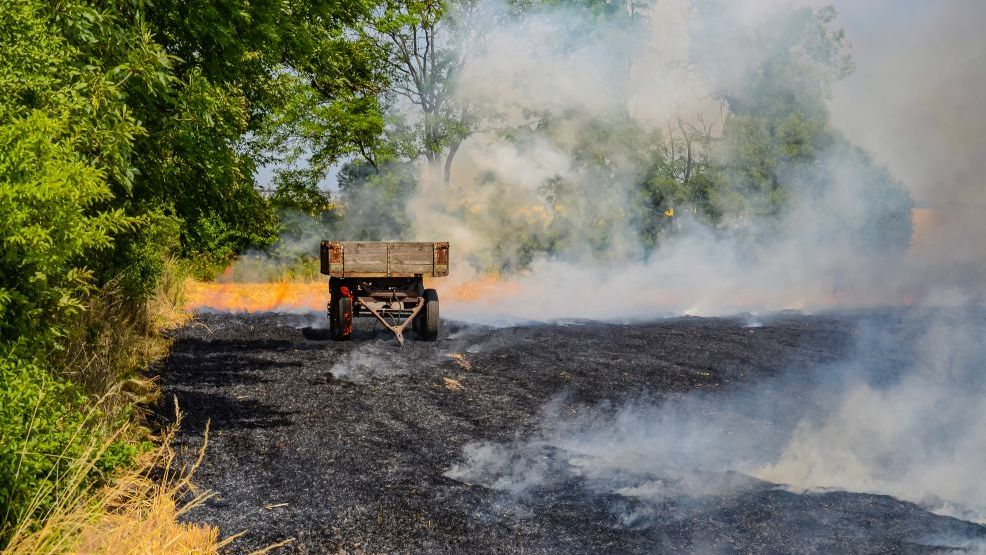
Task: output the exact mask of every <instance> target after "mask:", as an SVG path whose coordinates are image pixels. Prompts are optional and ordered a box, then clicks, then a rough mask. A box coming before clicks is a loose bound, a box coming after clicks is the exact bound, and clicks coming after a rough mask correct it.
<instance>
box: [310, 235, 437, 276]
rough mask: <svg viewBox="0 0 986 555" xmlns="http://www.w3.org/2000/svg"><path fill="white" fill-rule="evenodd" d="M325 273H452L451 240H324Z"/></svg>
mask: <svg viewBox="0 0 986 555" xmlns="http://www.w3.org/2000/svg"><path fill="white" fill-rule="evenodd" d="M321 272H322V273H323V274H326V275H330V276H333V277H354V278H360V277H361V278H379V277H414V276H432V277H438V276H446V275H448V243H447V242H439V243H426V242H397V241H386V242H384V241H322V245H321Z"/></svg>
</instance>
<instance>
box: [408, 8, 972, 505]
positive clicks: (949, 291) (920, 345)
mask: <svg viewBox="0 0 986 555" xmlns="http://www.w3.org/2000/svg"><path fill="white" fill-rule="evenodd" d="M795 4H796V3H794V2H781V1H777V2H767V1H760V2H743V3H742V7H741V8H740V7H733V8H730V9H729V10H726V11H723V12H720V13H719V15H720V16H721V17H719V18H718V19H716V20H715V21H696V20H695V19H694V18H696V17H699V12H697V11H696V10H694V9H693V8H692V7H691V3H687V2H661V3H659V4H658V8H657V9H656V10H655V11H653V12H652V13H651V14H650V17H651V19H649V20H648V24H647V26H646V27H645V28H644V30H640V29H638V30H637V33H638V34H636V35H629V34H628V35H626V36H621V35H620V34H619V33H615V32H614V33H613V34H612V35H610V34H608V31H607V30H606V29H604V30H602V31H601V33H602V35H604V36H606V41H601V42H600V43H599V44H597V43H595V42H592V41H590V40H586V41H585V43H584V44H582V46H581V48H575V49H574V50H569V51H566V52H568V54H565V55H559V54H558V51H557V50H555V49H552V48H550V47H546V46H545V44H546V43H547V44H549V45H550V43H551V41H552V40H556V38H557V35H555V34H553V33H554V31H553V28H552V24H553V21H554V20H553V19H552V18H555V17H561V18H563V20H564V18H566V17H569V15H568V14H560V15H559V14H553V13H549V14H546V15H544V16H543V17H545V18H547V19H548V20H547V21H543V20H541V19H536V20H534V21H533V22H530V23H528V25H529V26H528V27H522V28H512V29H506V30H503V29H501V30H498V31H497V33H494V34H493V35H492V36H491V37H490V39H489V42H488V43H487V44H486V49H487V50H486V53H487V56H488V58H483V57H479V58H478V59H477V60H475V61H474V62H475V63H474V66H473V69H472V70H471V72H470V73H467V74H466V75H465V76H463V84H462V89H461V90H462V91H468V92H469V94H472V95H477V96H480V97H481V96H482V95H483V93H484V91H485V92H486V93H487V96H486V97H484V101H485V102H489V103H493V104H494V105H498V106H499V112H501V113H503V114H505V115H504V117H505V118H516V117H518V115H517V114H518V113H520V110H521V108H524V107H527V108H532V109H535V110H537V109H545V110H551V111H562V112H564V111H568V112H571V113H584V112H590V113H592V112H593V111H595V112H596V113H597V114H598V115H600V117H608V116H610V115H612V114H613V113H614V111H618V110H617V108H614V106H618V108H619V109H620V110H625V112H626V113H628V114H629V115H630V117H631V118H633V119H634V120H635V121H637V122H639V123H640V124H641V125H642V126H644V127H645V128H648V129H650V128H654V129H658V130H660V129H664V128H666V122H667V120H668V119H670V118H676V117H677V116H679V115H682V116H683V117H686V118H689V121H693V122H694V121H696V120H698V119H701V120H702V121H704V122H706V123H709V122H711V123H712V125H711V132H712V133H713V135H714V134H716V133H720V132H721V130H722V125H723V122H724V121H725V120H726V119H727V118H728V117H730V116H729V113H728V108H729V107H728V105H725V106H723V105H720V104H718V103H716V102H715V101H712V100H711V99H713V98H715V95H714V94H713V93H714V92H715V91H714V86H715V84H714V83H713V82H712V80H710V79H709V78H708V76H707V75H704V74H703V73H702V72H700V71H698V70H696V69H695V68H694V67H693V66H692V65H691V64H688V63H680V62H682V61H684V60H687V59H688V58H689V56H691V55H693V54H694V53H695V49H696V47H698V48H701V45H700V44H699V42H698V41H699V37H697V36H695V35H693V33H694V31H695V29H696V28H697V27H703V28H705V29H709V28H714V29H723V28H726V29H727V31H728V30H729V29H731V30H732V32H734V33H735V36H734V37H733V38H730V32H727V33H725V39H724V40H725V44H727V45H732V49H731V50H729V51H728V52H719V53H716V52H705V54H706V55H709V56H712V57H713V58H715V56H721V59H719V60H718V61H719V62H720V63H719V64H717V67H720V68H721V69H722V72H723V73H722V74H720V75H717V76H715V78H716V79H717V80H719V82H723V81H728V80H730V79H733V78H738V76H739V75H742V73H743V71H744V69H748V68H749V67H757V64H760V63H762V60H759V59H756V58H755V57H752V56H750V57H744V51H743V44H742V40H741V39H742V37H743V36H745V33H746V32H747V31H748V30H749V29H751V28H760V26H762V25H764V24H765V22H769V21H771V19H772V18H773V17H774V16H775V15H776V13H777V12H778V11H779V10H783V9H785V8H788V7H791V6H794V5H795ZM836 4H837V6H838V5H839V4H840V3H839V2H836ZM841 4H842V6H841V7H844V8H845V11H846V12H847V14H848V19H847V21H848V23H847V27H848V28H849V31H850V35H849V38H850V40H852V41H853V42H854V43H855V44H856V45H857V48H856V49H855V50H854V57H855V60H856V65H857V68H858V69H857V71H856V74H855V75H854V76H853V77H850V78H849V79H848V80H846V81H845V82H843V83H840V84H838V85H836V88H835V91H834V98H833V100H832V101H831V102H830V103H829V104H828V105H829V107H830V108H831V110H832V113H833V120H834V122H835V124H836V125H837V126H838V127H841V128H842V129H843V130H844V131H845V133H846V135H847V136H848V138H849V139H850V140H853V141H856V142H858V143H859V144H861V145H862V146H863V147H865V148H867V149H868V150H870V151H872V152H873V153H874V155H875V157H876V159H877V161H878V162H879V163H881V164H884V165H887V166H888V170H889V172H890V173H891V174H892V175H893V176H894V177H895V178H897V179H899V180H901V181H902V182H903V184H904V185H905V186H906V187H907V189H908V191H909V192H910V194H911V196H912V197H913V199H914V200H915V202H916V207H917V210H916V211H915V213H916V215H915V224H916V227H917V229H916V232H917V235H916V236H915V238H914V240H913V242H912V244H911V246H910V248H909V249H908V250H907V251H906V252H895V251H891V250H888V251H887V252H881V251H879V250H877V251H873V250H867V249H861V248H860V243H861V240H862V239H865V237H864V236H865V235H866V234H867V233H870V231H871V230H872V226H871V225H870V224H871V223H872V222H871V221H870V218H871V214H872V212H871V208H872V207H873V206H874V205H878V204H879V202H880V198H879V193H875V192H874V183H876V182H877V181H878V179H876V178H875V176H874V172H873V170H872V169H871V168H869V167H864V165H863V164H860V163H859V159H858V157H855V156H853V155H852V153H851V152H849V151H840V150H835V151H834V152H832V153H831V154H830V155H829V156H828V157H827V158H824V159H821V160H818V161H816V162H815V163H814V165H813V167H812V168H811V170H812V171H821V172H824V175H825V176H826V183H827V187H826V188H825V189H824V190H823V191H822V192H821V194H812V195H804V196H795V198H793V199H792V202H791V203H790V204H789V205H788V206H789V210H788V211H787V212H786V213H785V214H783V215H782V216H781V217H780V219H779V220H775V221H771V222H769V223H764V222H747V224H748V225H747V226H746V229H747V230H748V229H749V228H750V227H751V226H752V227H753V228H754V229H756V228H758V227H759V226H762V225H769V226H770V229H771V230H773V231H775V232H776V235H777V237H778V238H779V239H778V240H775V241H771V242H769V243H766V244H757V243H754V244H752V246H751V243H750V242H749V241H746V240H745V237H746V236H745V235H734V234H728V233H727V234H724V233H721V232H720V231H718V230H713V229H712V228H710V227H709V226H708V225H706V224H705V223H704V222H703V221H701V220H700V219H699V218H689V217H688V214H687V213H686V214H685V217H682V218H681V222H680V226H681V230H680V232H679V233H678V234H677V235H676V236H675V237H674V238H673V239H672V240H670V241H665V242H664V243H663V244H662V245H661V247H660V248H659V249H658V250H656V251H655V252H653V253H651V254H650V255H646V256H645V255H643V254H641V253H642V252H643V251H642V249H640V245H639V244H637V242H636V241H637V239H636V237H635V236H634V235H633V231H634V230H633V226H632V225H627V226H626V227H620V225H619V224H607V225H610V226H611V227H610V228H609V231H610V232H611V233H614V234H616V236H617V237H618V238H619V239H620V240H618V241H616V242H615V245H616V247H615V251H617V252H615V253H614V255H613V256H611V257H608V258H607V257H601V258H600V257H598V256H595V255H594V256H587V255H586V252H585V251H582V250H580V249H579V248H578V246H577V245H576V246H573V247H571V248H570V249H569V250H564V249H563V250H561V251H560V252H559V254H558V255H556V256H554V257H550V258H549V257H547V256H539V257H536V258H535V260H534V261H533V263H532V264H531V265H530V268H529V269H528V270H526V271H523V272H518V273H517V274H516V275H508V276H506V279H507V280H508V281H509V282H511V283H512V285H513V286H514V287H511V288H507V289H505V291H507V294H504V295H497V296H491V297H488V298H480V299H479V300H477V301H471V302H469V303H465V304H460V305H453V306H450V307H449V311H448V312H447V313H450V315H454V316H455V317H460V318H464V319H471V320H477V321H486V322H489V321H494V322H502V321H509V320H510V319H512V318H514V319H516V318H520V319H533V320H539V319H551V318H558V317H572V316H575V317H588V318H606V319H613V318H647V317H655V316H661V315H664V314H668V313H689V314H729V313H736V312H740V311H748V310H753V311H757V310H772V309H782V308H800V309H805V310H813V309H823V308H827V307H833V306H856V307H859V306H873V305H896V304H902V303H907V304H915V305H921V306H924V307H925V308H922V309H920V310H918V309H915V311H914V312H913V313H912V314H911V315H910V316H908V317H907V318H906V320H905V322H904V323H903V324H902V325H901V326H900V329H897V330H892V329H887V330H881V329H871V330H868V331H867V332H866V333H861V335H860V339H859V343H858V345H857V349H856V354H855V355H853V356H852V357H851V358H850V360H848V361H846V362H843V363H840V364H838V365H835V366H833V367H830V368H826V369H825V372H824V373H821V374H819V373H812V374H810V375H809V376H807V379H804V378H806V374H805V373H804V372H802V371H799V369H792V373H791V374H792V375H793V376H795V377H793V378H781V379H779V380H775V381H772V382H770V383H767V384H757V385H756V386H755V387H754V389H752V390H750V391H743V392H737V393H733V394H731V395H730V396H728V397H725V398H724V397H722V396H715V397H701V396H697V397H691V398H685V399H681V400H676V401H672V402H666V403H662V404H658V403H654V402H650V401H641V402H638V403H636V404H632V405H629V406H626V407H592V408H588V409H586V410H584V411H582V412H581V414H580V416H579V417H578V418H575V419H572V418H570V417H568V416H565V415H560V414H557V413H555V412H552V410H551V408H550V407H549V409H548V410H547V415H546V416H545V418H544V420H543V422H542V425H543V428H544V433H543V434H541V435H539V436H538V437H536V438H534V439H531V440H529V441H524V442H519V443H515V444H509V445H496V444H480V445H474V446H471V447H470V448H469V449H467V450H466V453H465V461H464V463H463V464H461V465H459V466H456V467H455V468H453V469H452V470H451V471H450V475H451V476H453V477H456V478H458V479H462V480H465V481H470V482H479V483H484V484H486V485H489V486H491V487H494V488H497V489H501V490H504V491H508V492H513V493H519V492H523V491H526V490H528V489H529V488H531V487H534V486H538V485H544V484H545V483H550V482H551V481H553V480H559V479H564V478H565V477H572V476H575V477H578V478H580V479H585V480H586V481H587V483H588V484H590V486H589V487H593V488H598V489H600V490H603V491H606V492H610V493H617V494H619V495H625V496H635V497H644V498H651V499H656V500H659V499H660V498H662V496H681V495H687V496H702V495H707V494H715V495H722V494H728V493H729V492H731V491H737V490H738V489H742V488H747V487H753V486H752V485H751V484H754V485H755V483H756V482H755V480H753V478H758V479H762V480H766V481H769V482H774V483H779V484H784V485H787V486H788V487H790V488H792V489H795V490H802V489H815V488H823V489H824V488H836V489H846V490H850V491H864V492H876V493H886V494H890V495H893V496H896V497H899V498H902V499H906V500H911V501H914V502H917V503H919V504H922V505H923V506H925V507H927V508H929V509H931V510H934V511H938V512H942V513H947V514H953V515H957V516H960V517H963V518H968V519H972V520H980V521H981V520H983V519H986V489H984V487H983V482H982V479H981V477H982V476H983V475H984V474H986V462H984V461H986V457H984V456H983V453H984V452H986V433H984V430H986V417H984V415H986V404H984V399H986V378H984V376H986V372H984V369H986V350H984V347H983V341H982V339H983V337H986V323H984V319H983V314H982V313H981V312H978V311H977V309H968V308H955V307H957V306H963V305H977V304H978V303H981V302H982V299H983V297H984V295H986V250H984V248H986V247H984V245H986V243H984V242H983V241H982V240H981V239H980V238H981V237H986V218H984V217H983V214H984V213H986V186H984V184H983V177H982V176H983V175H986V157H983V156H982V155H981V151H982V150H983V147H984V146H986V125H984V124H983V122H984V121H986V119H984V117H983V115H984V114H982V106H983V105H982V102H980V100H979V98H978V97H979V96H980V94H981V91H982V90H983V89H984V88H986V71H984V70H983V65H982V63H981V60H982V59H983V57H984V56H986V38H984V37H986V35H984V34H983V33H982V29H983V28H984V27H986V10H984V9H982V6H981V5H980V4H979V3H978V2H975V1H972V0H969V1H962V2H954V3H918V2H907V3H905V5H904V6H902V5H901V4H900V3H896V2H882V1H881V2H866V3H861V2H849V1H848V0H846V1H845V2H841ZM724 9H725V8H724ZM706 13H707V12H706ZM853 31H856V32H857V34H856V35H854V34H853ZM730 40H735V41H736V42H730ZM627 41H631V42H632V43H633V44H632V45H631V46H628V45H627V44H626V42H627ZM627 48H629V49H630V50H632V51H633V52H634V53H636V54H635V55H634V56H632V57H631V58H632V63H629V64H626V63H623V62H625V61H626V60H627V57H625V56H624V54H626V52H627ZM751 53H752V52H751ZM621 56H622V57H621ZM715 61H717V60H715V59H713V62H715ZM727 62H728V63H727ZM713 65H716V64H713ZM719 110H723V111H722V112H720V111H719ZM607 140H608V139H607ZM559 145H562V146H561V147H559ZM564 146H565V143H564V140H556V139H553V140H546V139H543V138H537V139H536V140H531V141H528V142H524V143H522V145H521V147H520V148H518V147H517V145H516V143H515V142H507V141H500V140H498V139H497V138H496V137H476V138H474V139H471V140H470V142H469V143H468V144H467V145H466V147H465V148H464V153H463V155H462V159H461V162H459V166H458V167H457V168H456V171H455V173H454V174H453V180H452V184H451V185H450V186H449V188H448V189H446V188H444V186H443V185H441V184H436V183H431V184H429V185H428V186H427V187H425V188H423V189H422V191H421V196H420V197H419V204H418V205H417V207H418V208H420V209H421V210H422V214H423V217H422V219H421V220H419V221H417V222H416V223H417V224H418V225H417V227H416V229H417V231H418V232H419V233H421V234H422V235H427V236H429V237H431V236H446V235H448V236H449V237H450V239H451V240H452V241H453V245H458V246H459V250H458V251H457V253H458V256H457V258H456V259H455V260H454V262H456V263H458V265H459V266H458V267H457V269H456V270H457V271H459V272H462V274H461V275H463V276H464V277H465V278H466V279H468V278H471V277H473V276H475V275H478V274H481V273H482V265H483V264H484V263H488V262H489V260H487V259H484V258H483V254H484V253H493V255H496V256H508V257H509V256H517V254H516V253H514V252H511V251H509V249H508V250H507V251H504V250H503V248H502V244H500V243H497V242H496V241H495V240H494V239H496V238H498V237H501V236H507V237H516V238H518V239H522V238H524V235H523V233H524V230H528V229H530V228H531V227H532V226H536V224H537V223H538V222H544V225H547V222H546V217H544V216H543V214H545V213H546V212H547V210H548V209H547V207H546V206H543V205H542V204H539V203H540V202H541V200H540V197H539V196H538V194H537V193H538V191H539V189H538V187H539V184H541V183H543V181H544V180H545V179H547V178H550V177H551V176H552V175H559V176H563V177H564V178H566V179H568V180H569V181H571V182H573V183H575V184H576V185H575V186H576V194H578V195H580V196H581V197H582V198H585V199H589V204H590V205H591V206H594V207H600V210H598V211H596V210H592V209H591V208H590V209H583V210H576V211H572V212H569V213H566V214H562V215H560V216H559V215H555V216H554V217H561V218H562V219H564V218H570V220H571V221H570V222H569V224H570V226H571V227H573V228H576V229H577V228H580V227H581V228H583V229H591V228H592V227H593V226H594V225H596V224H597V222H596V218H598V217H599V216H600V214H612V213H613V210H617V211H618V210H620V209H622V210H623V211H624V213H627V214H629V213H631V212H632V210H633V202H634V200H633V198H632V196H631V195H630V194H629V192H628V189H627V188H626V187H622V186H621V181H620V177H619V176H621V175H625V176H632V175H634V171H635V168H634V167H633V164H634V160H632V159H628V160H615V161H614V162H613V163H612V164H611V165H610V166H609V167H610V168H614V169H613V173H612V174H611V175H610V176H609V177H611V178H612V177H614V176H616V178H615V179H609V180H600V181H593V180H592V179H588V178H587V175H586V174H580V173H578V172H577V171H576V169H575V168H576V166H577V164H576V163H575V162H574V161H573V160H572V159H571V157H570V156H569V155H568V153H569V152H570V150H569V149H566V148H564ZM491 174H493V175H495V176H497V179H488V177H489V176H490V175H491ZM484 177H486V178H487V179H485V180H484ZM815 193H817V191H815ZM539 218H542V219H540V220H539ZM477 222H481V225H478V224H477ZM621 233H622V234H623V235H620V234H621ZM575 236H576V237H577V236H578V235H577V234H576V235H575ZM477 253H479V254H477ZM463 266H465V268H464V267H463ZM942 306H951V307H953V308H951V309H947V310H946V309H941V308H940V307H942ZM928 307H939V309H934V310H932V309H931V308H928ZM547 452H550V453H555V454H560V455H557V456H554V457H549V456H545V453H547ZM737 472H738V473H740V474H741V475H742V476H747V477H750V478H749V479H743V478H738V477H737V475H736V474H735V473H737Z"/></svg>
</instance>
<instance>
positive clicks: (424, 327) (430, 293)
mask: <svg viewBox="0 0 986 555" xmlns="http://www.w3.org/2000/svg"><path fill="white" fill-rule="evenodd" d="M424 298H425V307H424V310H423V311H422V312H424V318H423V319H422V321H421V324H419V325H420V326H421V328H420V331H419V333H421V338H422V339H424V340H425V341H435V340H436V339H438V291H435V290H434V289H425V294H424Z"/></svg>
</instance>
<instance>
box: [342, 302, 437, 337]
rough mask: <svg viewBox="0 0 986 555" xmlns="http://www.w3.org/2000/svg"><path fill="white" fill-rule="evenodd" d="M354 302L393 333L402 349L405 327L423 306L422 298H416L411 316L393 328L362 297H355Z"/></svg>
mask: <svg viewBox="0 0 986 555" xmlns="http://www.w3.org/2000/svg"><path fill="white" fill-rule="evenodd" d="M356 301H357V302H358V303H359V304H360V305H362V306H363V308H365V309H367V310H369V311H370V314H373V315H374V316H376V317H377V320H380V323H381V324H383V325H384V327H385V328H387V329H388V330H390V331H392V332H394V335H395V336H397V343H399V344H400V345H401V346H402V347H403V346H404V328H406V327H407V325H408V324H409V323H411V321H412V320H414V317H415V316H417V315H418V313H419V312H421V309H422V308H424V306H425V300H424V297H418V303H417V304H416V305H414V308H412V309H411V314H410V315H409V316H408V317H407V318H406V319H405V320H404V321H403V322H401V323H400V324H399V325H396V326H394V325H391V324H390V322H388V321H387V319H386V318H384V317H383V315H382V314H381V313H380V312H379V311H377V309H375V308H373V307H372V306H370V304H369V303H367V302H366V301H364V300H363V297H356Z"/></svg>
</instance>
